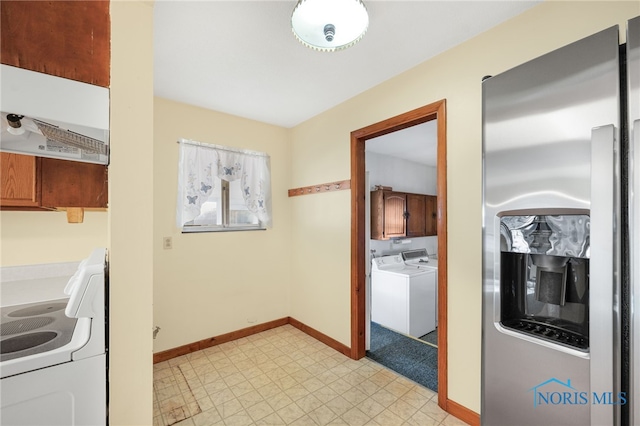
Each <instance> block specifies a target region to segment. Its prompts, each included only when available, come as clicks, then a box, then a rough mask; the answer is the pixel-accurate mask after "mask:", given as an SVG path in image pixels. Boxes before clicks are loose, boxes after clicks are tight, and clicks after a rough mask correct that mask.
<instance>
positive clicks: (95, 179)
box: [41, 158, 108, 208]
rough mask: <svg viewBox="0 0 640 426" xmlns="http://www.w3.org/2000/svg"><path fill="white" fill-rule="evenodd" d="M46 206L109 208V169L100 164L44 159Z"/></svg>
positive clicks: (42, 172) (43, 194) (43, 186)
mask: <svg viewBox="0 0 640 426" xmlns="http://www.w3.org/2000/svg"><path fill="white" fill-rule="evenodd" d="M41 177H42V201H41V204H42V206H46V207H62V208H64V207H87V208H101V207H107V201H108V200H107V195H108V186H107V168H106V166H102V165H100V164H90V163H79V162H76V161H66V160H55V159H53V158H43V159H42V171H41Z"/></svg>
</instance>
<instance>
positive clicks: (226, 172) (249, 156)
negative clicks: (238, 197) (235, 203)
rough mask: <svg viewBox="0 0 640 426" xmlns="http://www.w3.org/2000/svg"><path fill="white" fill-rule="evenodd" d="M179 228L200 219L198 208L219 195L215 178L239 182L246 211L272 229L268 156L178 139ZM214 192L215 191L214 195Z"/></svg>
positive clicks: (262, 153) (261, 153)
mask: <svg viewBox="0 0 640 426" xmlns="http://www.w3.org/2000/svg"><path fill="white" fill-rule="evenodd" d="M179 143H180V160H179V168H178V210H177V215H176V216H177V222H178V227H179V228H182V227H183V226H184V224H185V223H187V222H189V221H191V220H193V219H195V218H196V217H198V215H200V212H201V211H200V207H201V206H202V204H204V203H205V202H206V201H207V200H209V199H211V198H214V197H215V194H219V193H220V190H219V188H216V187H215V180H214V179H213V178H214V177H217V178H220V179H223V180H226V181H235V180H238V179H239V180H240V185H241V189H242V196H243V198H244V202H245V205H246V206H247V209H248V210H249V211H250V212H252V213H254V214H255V215H256V216H257V217H258V220H259V221H260V223H261V225H262V226H265V227H267V228H270V227H271V223H272V217H271V166H270V158H269V155H268V154H266V153H264V152H257V151H248V150H241V149H235V148H229V147H224V146H220V145H212V144H206V143H202V142H195V141H191V140H187V139H180V140H179ZM216 189H217V191H216Z"/></svg>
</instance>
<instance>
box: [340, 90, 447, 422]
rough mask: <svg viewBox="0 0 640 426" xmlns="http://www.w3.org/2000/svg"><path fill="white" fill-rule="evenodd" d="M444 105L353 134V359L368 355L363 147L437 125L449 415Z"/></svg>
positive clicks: (442, 358) (441, 375)
mask: <svg viewBox="0 0 640 426" xmlns="http://www.w3.org/2000/svg"><path fill="white" fill-rule="evenodd" d="M445 107H446V101H445V100H441V101H438V102H434V103H433V104H429V105H426V106H423V107H421V108H417V109H415V110H412V111H409V112H406V113H404V114H400V115H398V116H396V117H392V118H389V119H387V120H383V121H381V122H378V123H375V124H372V125H370V126H367V127H364V128H362V129H359V130H356V131H353V132H351V211H352V215H351V357H352V358H354V359H360V358H362V357H364V356H365V355H366V336H367V332H368V331H367V326H368V323H367V307H366V303H367V302H366V301H367V297H368V295H367V286H366V283H367V263H368V262H370V253H369V252H368V251H367V249H366V246H367V243H366V242H367V241H368V238H369V236H368V235H366V229H367V227H366V222H367V217H366V212H367V205H366V200H368V197H367V194H368V192H369V191H370V188H368V187H367V185H366V181H367V178H366V171H365V170H366V168H365V142H366V141H367V140H369V139H373V138H377V137H379V136H382V135H386V134H388V133H392V132H396V131H399V130H403V129H406V128H409V127H412V126H416V125H418V124H422V123H426V122H429V121H433V120H437V130H436V133H437V205H436V218H437V219H436V223H437V244H438V261H437V262H438V271H437V275H438V279H437V282H438V289H437V312H438V314H437V315H438V333H437V335H438V336H437V346H438V405H439V406H440V407H441V408H443V409H444V410H446V409H447V401H448V398H447V220H446V218H447V215H446V205H447V192H446V113H445Z"/></svg>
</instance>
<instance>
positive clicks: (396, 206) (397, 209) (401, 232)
mask: <svg viewBox="0 0 640 426" xmlns="http://www.w3.org/2000/svg"><path fill="white" fill-rule="evenodd" d="M383 198H384V236H385V238H394V237H402V236H405V235H406V229H407V228H406V222H405V214H406V205H407V199H406V196H405V194H403V193H399V192H386V191H385V192H384V194H383Z"/></svg>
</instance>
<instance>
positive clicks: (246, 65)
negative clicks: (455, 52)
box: [154, 0, 541, 151]
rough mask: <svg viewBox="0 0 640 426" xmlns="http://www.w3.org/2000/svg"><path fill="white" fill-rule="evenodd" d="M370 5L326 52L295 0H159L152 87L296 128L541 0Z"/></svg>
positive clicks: (391, 0)
mask: <svg viewBox="0 0 640 426" xmlns="http://www.w3.org/2000/svg"><path fill="white" fill-rule="evenodd" d="M364 2H365V5H366V7H367V10H368V12H369V29H368V31H367V33H366V34H365V36H364V38H363V39H362V40H361V41H360V42H359V43H357V44H356V45H355V46H353V47H350V48H348V49H346V50H342V51H338V52H319V51H315V50H311V49H309V48H307V47H305V46H303V45H302V44H301V43H300V42H298V41H297V40H296V38H295V37H294V35H293V34H292V32H291V24H290V20H291V13H292V11H293V8H294V7H295V5H296V1H295V0H282V1H269V0H258V1H244V0H234V1H218V0H209V1H204V0H200V1H192V0H191V1H190V0H156V2H155V6H154V93H155V95H156V96H159V97H162V98H166V99H171V100H174V101H178V102H183V103H187V104H190V105H195V106H199V107H203V108H207V109H211V110H215V111H220V112H224V113H228V114H232V115H236V116H240V117H244V118H248V119H252V120H257V121H261V122H264V123H269V124H273V125H277V126H281V127H286V128H291V127H294V126H296V125H298V124H300V123H302V122H304V121H305V120H308V119H310V118H311V117H314V116H315V115H317V114H320V113H321V112H323V111H326V110H328V109H331V108H333V107H334V106H336V105H338V104H340V103H342V102H344V101H346V100H348V99H350V98H352V97H354V96H356V95H358V94H359V93H362V92H364V91H366V90H368V89H370V88H372V87H373V86H375V85H378V84H380V83H382V82H383V81H385V80H388V79H389V78H391V77H393V76H396V75H398V74H400V73H402V72H404V71H406V70H408V69H410V68H412V67H414V66H416V65H418V64H419V63H421V62H424V61H426V60H427V59H429V58H432V57H433V56H435V55H437V54H439V53H441V52H444V51H446V50H448V49H450V48H452V47H453V46H455V45H457V44H460V43H462V42H464V41H465V40H468V39H470V38H472V37H474V36H476V35H477V34H479V33H481V32H483V31H486V30H487V29H489V28H491V27H493V26H495V25H497V24H499V23H501V22H503V21H506V20H508V19H510V18H512V17H513V16H515V15H518V14H520V13H522V12H523V11H525V10H527V9H529V8H531V7H533V6H535V5H536V4H538V3H540V2H541V1H540V0H535V1H416V0H414V1H396V0H388V1H381V0H364ZM389 137H392V136H389ZM403 140H407V138H403ZM409 150H410V149H407V148H405V149H404V151H409Z"/></svg>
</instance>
